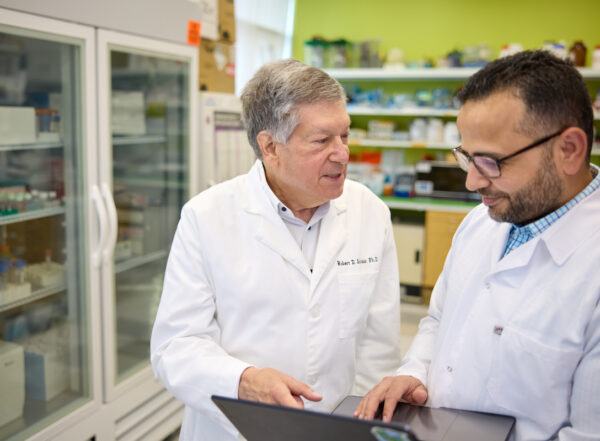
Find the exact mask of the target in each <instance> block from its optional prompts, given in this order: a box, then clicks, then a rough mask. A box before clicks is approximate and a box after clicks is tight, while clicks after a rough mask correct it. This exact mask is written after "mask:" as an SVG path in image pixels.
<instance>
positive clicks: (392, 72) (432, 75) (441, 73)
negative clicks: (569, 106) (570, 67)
mask: <svg viewBox="0 0 600 441" xmlns="http://www.w3.org/2000/svg"><path fill="white" fill-rule="evenodd" d="M478 70H479V68H477V67H473V68H471V67H450V68H441V69H438V68H429V69H426V68H419V69H409V68H406V69H385V68H381V69H380V68H346V69H326V72H327V73H328V74H329V75H331V76H332V77H334V78H337V79H338V80H357V81H369V80H377V81H415V80H417V81H418V80H423V81H429V80H466V79H467V78H469V77H470V76H471V75H473V74H474V73H475V72H477V71H478ZM578 70H579V72H580V73H581V76H582V77H583V78H584V79H600V69H592V68H589V67H584V68H579V69H578Z"/></svg>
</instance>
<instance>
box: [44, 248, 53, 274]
mask: <svg viewBox="0 0 600 441" xmlns="http://www.w3.org/2000/svg"><path fill="white" fill-rule="evenodd" d="M44 269H45V270H47V271H50V270H51V269H52V250H51V249H50V248H46V249H45V250H44Z"/></svg>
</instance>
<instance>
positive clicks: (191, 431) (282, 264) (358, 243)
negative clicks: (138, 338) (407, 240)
mask: <svg viewBox="0 0 600 441" xmlns="http://www.w3.org/2000/svg"><path fill="white" fill-rule="evenodd" d="M257 167H262V164H261V163H260V162H258V161H257V162H256V164H255V165H254V167H253V168H252V169H251V171H250V172H249V174H247V175H243V176H240V177H237V178H234V179H232V180H230V181H228V182H225V183H222V184H219V185H216V186H214V187H212V188H210V189H209V190H206V191H204V192H202V193H201V194H199V195H198V196H196V197H194V198H193V199H192V200H190V201H189V202H188V203H187V204H186V205H185V206H184V208H183V210H182V214H181V220H180V222H179V225H178V227H177V232H176V234H175V238H174V241H173V245H172V248H171V253H170V255H169V261H168V264H167V270H166V274H165V282H164V288H163V293H162V297H161V301H160V306H159V309H158V313H157V317H156V322H155V324H154V329H153V333H152V342H151V359H152V365H153V368H154V371H155V374H156V376H157V377H158V378H160V379H161V380H162V382H163V383H164V384H165V386H166V387H167V389H168V390H169V391H171V393H173V394H174V395H175V397H177V398H178V399H179V400H181V401H182V402H183V403H185V405H186V410H185V416H184V421H183V427H182V435H181V439H182V440H186V441H191V440H194V441H199V440H209V441H215V440H219V441H224V440H230V439H237V432H236V431H235V430H234V429H233V427H232V426H231V425H230V424H229V423H228V422H227V420H226V419H225V417H224V416H223V415H222V414H221V413H220V411H219V410H218V409H217V408H216V407H215V406H214V405H213V404H212V402H211V400H210V397H211V395H213V394H219V395H225V396H229V397H237V395H238V384H239V379H240V375H241V373H242V371H243V370H244V369H245V368H246V367H248V366H250V365H253V366H256V367H258V368H264V367H271V368H275V369H278V370H280V371H282V372H284V373H286V374H288V375H291V376H292V377H294V378H296V379H297V380H299V381H302V382H305V383H307V384H308V385H310V386H311V387H312V388H313V389H314V390H315V391H317V392H319V393H321V394H322V395H323V400H322V401H321V402H320V403H314V404H313V403H310V402H307V403H306V406H307V408H312V409H317V410H323V411H331V410H332V409H333V408H334V406H335V405H336V404H337V403H338V402H339V401H341V400H342V399H343V398H344V397H345V396H346V395H348V394H350V393H352V392H354V393H365V392H366V391H367V390H368V389H369V388H370V387H372V386H374V385H375V384H376V383H377V382H378V381H379V380H380V379H381V378H382V377H383V376H384V375H390V374H393V372H394V370H395V369H396V368H397V366H398V364H399V356H400V354H399V347H398V334H399V322H400V314H399V283H398V269H397V258H396V251H395V246H394V239H393V234H392V226H391V221H390V213H389V210H388V208H387V207H386V206H385V204H384V203H383V202H381V201H380V200H379V199H378V198H377V197H376V196H375V195H374V194H373V193H371V192H370V191H369V190H368V189H367V188H366V187H364V186H362V185H361V184H358V183H355V182H352V181H346V183H345V185H344V192H343V194H342V196H340V197H339V198H337V199H335V200H332V201H331V205H330V209H329V212H328V213H327V214H326V216H325V217H324V218H323V219H322V220H321V227H320V236H319V239H318V246H317V251H316V256H315V262H314V267H313V272H312V273H311V272H310V269H309V267H308V264H307V262H306V260H305V258H304V256H303V254H302V251H301V250H300V247H299V246H298V244H297V243H296V241H295V240H294V238H293V237H292V235H291V234H290V232H289V230H288V228H287V227H286V225H285V224H284V222H283V220H282V219H281V218H280V216H279V214H278V213H277V211H276V209H274V208H273V206H272V205H270V203H269V200H268V197H267V194H266V192H265V189H264V188H263V187H262V186H261V183H260V179H259V173H258V168H257ZM353 388H354V389H353Z"/></svg>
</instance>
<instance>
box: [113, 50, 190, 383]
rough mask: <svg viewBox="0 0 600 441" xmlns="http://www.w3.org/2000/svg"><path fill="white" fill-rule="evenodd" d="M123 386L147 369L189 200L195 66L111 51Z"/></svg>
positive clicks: (119, 375) (117, 315) (117, 295)
mask: <svg viewBox="0 0 600 441" xmlns="http://www.w3.org/2000/svg"><path fill="white" fill-rule="evenodd" d="M110 61H111V106H110V111H111V117H110V121H111V132H112V167H113V197H114V201H115V205H116V208H117V219H118V233H117V243H116V246H115V253H114V265H115V266H114V267H115V318H116V323H115V326H116V348H117V354H116V372H117V379H116V381H117V382H120V381H122V380H123V379H124V378H127V377H129V376H130V375H131V374H133V373H135V372H137V371H139V370H140V369H142V368H144V367H145V366H148V363H149V356H150V333H151V330H152V324H153V323H154V316H155V313H156V309H157V306H158V301H159V299H160V293H161V289H162V278H163V273H164V270H165V264H166V258H167V255H168V251H169V248H170V245H171V240H172V237H173V234H174V232H175V228H176V226H177V222H178V220H179V213H180V210H181V207H182V206H183V204H184V202H185V201H186V200H187V198H188V187H189V184H188V171H187V170H188V169H187V167H188V162H189V161H188V154H189V133H188V120H189V116H188V112H189V108H188V105H189V101H190V97H189V92H188V90H189V81H190V79H189V73H188V72H189V64H188V63H186V62H182V61H179V60H171V59H167V58H161V57H157V56H152V55H146V54H135V53H128V52H124V51H120V50H112V51H111V57H110Z"/></svg>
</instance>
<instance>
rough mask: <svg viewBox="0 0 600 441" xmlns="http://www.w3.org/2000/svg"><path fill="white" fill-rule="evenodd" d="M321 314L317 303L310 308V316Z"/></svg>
mask: <svg viewBox="0 0 600 441" xmlns="http://www.w3.org/2000/svg"><path fill="white" fill-rule="evenodd" d="M320 315H321V308H319V305H315V306H313V307H312V308H310V316H311V317H312V318H317V317H319V316H320Z"/></svg>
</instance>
